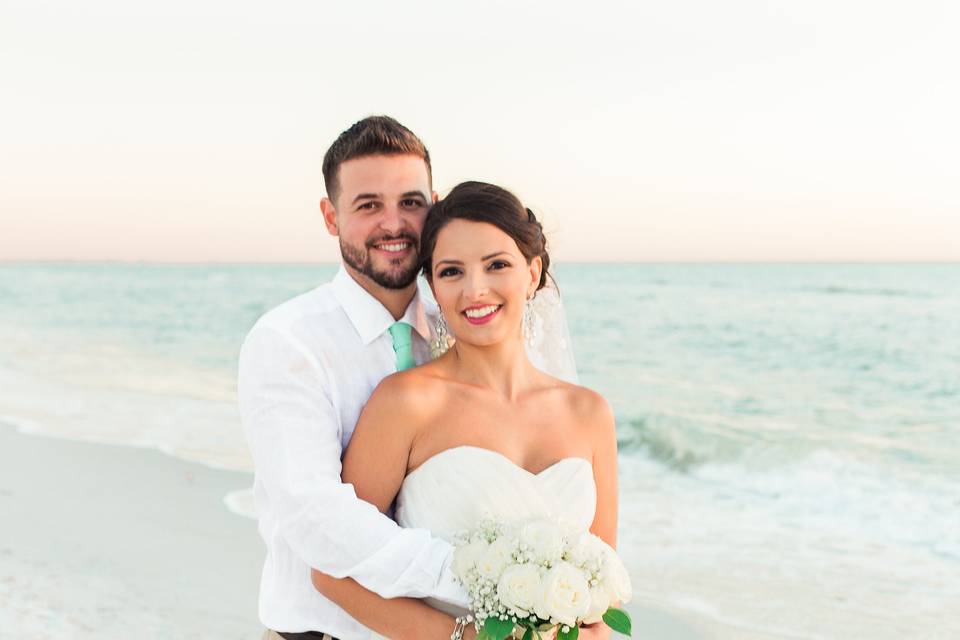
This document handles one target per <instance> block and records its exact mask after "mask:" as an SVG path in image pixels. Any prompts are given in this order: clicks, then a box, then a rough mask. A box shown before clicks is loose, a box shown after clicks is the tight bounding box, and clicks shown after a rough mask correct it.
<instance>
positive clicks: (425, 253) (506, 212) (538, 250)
mask: <svg viewBox="0 0 960 640" xmlns="http://www.w3.org/2000/svg"><path fill="white" fill-rule="evenodd" d="M451 220H469V221H471V222H486V223H487V224H492V225H493V226H495V227H497V228H498V229H500V230H501V231H503V232H504V233H505V234H507V235H508V236H510V237H511V238H513V241H514V242H516V243H517V247H518V248H519V249H520V253H522V254H523V257H524V258H526V260H527V264H530V262H531V261H532V260H533V259H534V258H535V257H537V256H540V258H541V260H542V261H543V271H542V272H541V274H540V283H539V284H538V285H537V291H539V290H540V289H542V288H543V287H544V286H545V285H546V284H547V278H549V277H551V276H550V275H549V273H548V269H549V267H550V254H548V253H547V239H546V237H544V235H543V226H542V225H541V224H540V223H539V222H538V221H537V217H536V216H535V215H533V211H531V210H530V209H527V208H526V207H524V206H523V203H522V202H520V200H519V199H518V198H517V196H515V195H513V194H512V193H510V192H509V191H507V190H506V189H504V188H502V187H498V186H497V185H494V184H488V183H486V182H474V181H470V182H461V183H460V184H458V185H457V186H455V187H454V188H453V190H452V191H451V192H450V193H449V194H447V197H446V198H444V199H442V200H438V201H437V202H436V204H434V205H433V206H432V207H431V208H430V211H429V213H427V219H426V221H425V222H424V223H423V232H422V233H421V234H420V265H421V266H422V268H423V275H424V277H425V278H426V279H427V280H428V281H430V280H432V279H433V251H434V249H436V246H437V236H439V235H440V230H441V229H443V228H444V227H445V226H447V223H449V222H450V221H451Z"/></svg>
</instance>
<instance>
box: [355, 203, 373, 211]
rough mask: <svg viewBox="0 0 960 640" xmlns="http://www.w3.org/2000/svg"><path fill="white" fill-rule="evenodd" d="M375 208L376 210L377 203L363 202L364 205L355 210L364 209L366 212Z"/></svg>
mask: <svg viewBox="0 0 960 640" xmlns="http://www.w3.org/2000/svg"><path fill="white" fill-rule="evenodd" d="M376 208H377V203H376V202H364V203H362V204H360V206H358V207H357V209H366V210H368V211H370V210H373V209H376Z"/></svg>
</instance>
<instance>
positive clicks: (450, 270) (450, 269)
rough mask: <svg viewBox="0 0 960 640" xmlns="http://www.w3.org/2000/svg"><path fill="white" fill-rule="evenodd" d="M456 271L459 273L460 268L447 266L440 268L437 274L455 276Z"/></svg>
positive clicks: (442, 276) (444, 276)
mask: <svg viewBox="0 0 960 640" xmlns="http://www.w3.org/2000/svg"><path fill="white" fill-rule="evenodd" d="M458 273H460V269H457V268H456V267H447V268H445V269H443V270H441V271H440V274H439V275H440V277H441V278H446V277H447V276H455V275H457V274H458Z"/></svg>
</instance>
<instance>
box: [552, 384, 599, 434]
mask: <svg viewBox="0 0 960 640" xmlns="http://www.w3.org/2000/svg"><path fill="white" fill-rule="evenodd" d="M553 393H554V394H556V396H557V398H556V399H558V400H560V402H561V404H560V406H562V407H563V409H564V412H565V413H566V414H567V415H569V416H570V417H571V418H572V419H573V420H575V421H576V423H577V424H581V425H584V426H588V427H589V428H597V429H601V430H604V431H606V430H608V429H611V428H613V427H614V416H613V408H612V407H611V406H610V403H609V402H607V399H606V398H604V397H603V396H602V395H600V394H599V393H597V392H596V391H594V390H593V389H589V388H587V387H582V386H580V385H577V384H572V383H570V382H564V381H562V380H556V381H555V386H554V389H553Z"/></svg>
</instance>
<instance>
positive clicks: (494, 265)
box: [489, 260, 510, 269]
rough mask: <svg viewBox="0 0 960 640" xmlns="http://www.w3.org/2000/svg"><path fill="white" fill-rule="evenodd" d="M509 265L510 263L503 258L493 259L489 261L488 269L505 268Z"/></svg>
mask: <svg viewBox="0 0 960 640" xmlns="http://www.w3.org/2000/svg"><path fill="white" fill-rule="evenodd" d="M509 266H510V263H509V262H507V261H505V260H494V261H493V262H491V263H490V267H489V268H490V269H506V268H507V267H509Z"/></svg>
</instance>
